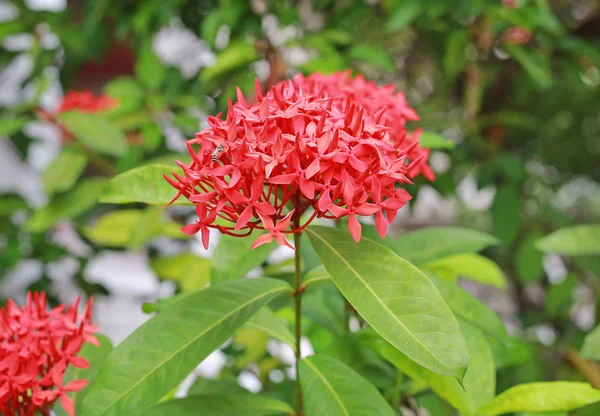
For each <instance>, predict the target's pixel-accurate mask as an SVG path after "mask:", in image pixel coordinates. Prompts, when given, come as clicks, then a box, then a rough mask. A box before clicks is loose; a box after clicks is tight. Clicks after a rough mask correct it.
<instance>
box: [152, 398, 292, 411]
mask: <svg viewBox="0 0 600 416" xmlns="http://www.w3.org/2000/svg"><path fill="white" fill-rule="evenodd" d="M293 411H294V410H293V409H292V407H291V406H290V405H289V404H287V403H285V402H282V401H281V400H277V399H273V398H271V397H262V396H255V395H252V394H249V393H246V394H239V393H237V394H207V395H199V396H190V397H186V398H185V399H176V400H169V401H166V402H163V403H160V404H158V405H156V406H154V407H152V408H151V409H150V410H148V411H147V412H145V413H144V416H175V415H176V416H188V415H189V416H192V415H193V416H196V415H202V416H240V415H244V416H269V415H280V414H290V413H292V412H293Z"/></svg>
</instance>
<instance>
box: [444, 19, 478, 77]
mask: <svg viewBox="0 0 600 416" xmlns="http://www.w3.org/2000/svg"><path fill="white" fill-rule="evenodd" d="M470 38H471V34H470V33H469V31H468V30H464V29H460V30H457V29H454V30H453V31H452V32H451V33H450V35H449V36H448V38H447V40H446V50H445V53H444V60H443V65H444V71H445V74H444V76H445V77H446V78H448V79H449V80H450V81H452V80H454V78H455V77H456V76H458V74H460V73H461V71H462V70H463V69H464V67H465V65H466V62H467V56H466V53H465V49H466V47H467V44H468V42H469V39H470Z"/></svg>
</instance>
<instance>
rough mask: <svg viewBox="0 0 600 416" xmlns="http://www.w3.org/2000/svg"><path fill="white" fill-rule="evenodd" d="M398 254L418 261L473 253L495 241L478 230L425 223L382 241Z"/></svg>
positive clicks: (420, 262)
mask: <svg viewBox="0 0 600 416" xmlns="http://www.w3.org/2000/svg"><path fill="white" fill-rule="evenodd" d="M386 244H387V245H388V246H389V247H390V248H391V249H392V250H394V251H395V252H396V253H397V254H399V255H400V256H401V257H402V258H404V259H406V260H408V261H410V262H411V263H413V264H416V265H419V264H424V263H428V262H430V261H433V260H438V259H441V258H444V257H449V256H452V255H454V254H460V253H476V252H478V251H480V250H483V249H484V248H486V247H488V246H491V245H496V244H498V239H497V238H496V237H493V236H491V235H489V234H485V233H482V232H481V231H477V230H472V229H469V228H459V227H429V228H424V229H422V230H417V231H413V232H410V233H407V234H405V235H403V236H402V237H400V238H399V239H397V240H387V243H386Z"/></svg>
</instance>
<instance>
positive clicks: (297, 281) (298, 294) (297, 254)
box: [293, 216, 304, 416]
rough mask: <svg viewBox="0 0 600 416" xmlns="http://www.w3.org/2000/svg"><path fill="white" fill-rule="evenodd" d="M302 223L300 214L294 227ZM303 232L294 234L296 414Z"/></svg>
mask: <svg viewBox="0 0 600 416" xmlns="http://www.w3.org/2000/svg"><path fill="white" fill-rule="evenodd" d="M299 224H300V216H297V217H296V218H295V219H294V228H298V227H299ZM301 236H302V234H301V233H299V232H298V233H295V234H294V247H295V248H296V250H295V251H294V270H295V275H296V276H295V279H294V280H295V284H294V292H293V295H294V303H295V312H296V319H295V325H294V328H295V334H296V348H295V354H296V416H302V414H303V407H304V406H303V398H302V387H301V385H300V371H299V370H298V363H299V362H300V360H301V359H302V349H301V339H302V293H303V292H304V287H303V285H302V269H301V267H302V266H301V265H300V251H301V249H300V238H301Z"/></svg>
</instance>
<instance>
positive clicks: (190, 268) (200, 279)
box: [150, 253, 210, 292]
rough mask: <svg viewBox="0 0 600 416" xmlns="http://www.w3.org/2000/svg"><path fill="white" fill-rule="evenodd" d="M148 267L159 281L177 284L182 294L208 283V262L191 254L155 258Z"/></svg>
mask: <svg viewBox="0 0 600 416" xmlns="http://www.w3.org/2000/svg"><path fill="white" fill-rule="evenodd" d="M150 266H152V268H153V269H154V271H155V272H156V274H157V275H158V277H160V278H161V279H169V280H174V281H175V282H177V284H178V285H179V287H180V288H181V291H182V292H192V291H194V290H198V289H202V288H204V287H206V285H207V284H208V282H209V281H210V260H209V259H205V258H202V257H198V256H195V255H193V254H192V253H182V254H177V255H175V256H169V257H161V258H157V259H154V260H152V261H151V262H150Z"/></svg>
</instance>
